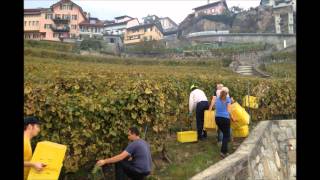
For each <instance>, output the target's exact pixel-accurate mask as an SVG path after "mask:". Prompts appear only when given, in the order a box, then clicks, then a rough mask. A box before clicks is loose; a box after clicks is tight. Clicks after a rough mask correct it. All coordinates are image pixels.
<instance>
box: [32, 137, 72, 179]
mask: <svg viewBox="0 0 320 180" xmlns="http://www.w3.org/2000/svg"><path fill="white" fill-rule="evenodd" d="M66 150H67V146H65V145H62V144H57V143H53V142H49V141H41V142H38V144H37V146H36V149H35V151H34V154H33V156H32V158H31V162H41V163H44V164H46V166H45V167H44V168H43V170H42V171H36V170H35V169H34V168H31V169H30V172H29V175H28V180H58V179H59V175H60V170H61V168H62V165H63V160H64V156H65V153H66Z"/></svg>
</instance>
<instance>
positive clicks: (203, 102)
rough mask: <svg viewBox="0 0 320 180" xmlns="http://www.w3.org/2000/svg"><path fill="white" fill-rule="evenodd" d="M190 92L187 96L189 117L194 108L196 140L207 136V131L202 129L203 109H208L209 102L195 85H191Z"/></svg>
mask: <svg viewBox="0 0 320 180" xmlns="http://www.w3.org/2000/svg"><path fill="white" fill-rule="evenodd" d="M190 90H191V93H190V96H189V117H191V115H192V112H193V110H196V121H197V123H196V124H197V134H198V140H204V139H205V138H207V132H206V131H205V130H203V121H204V111H205V110H207V109H208V107H209V103H208V99H207V96H206V95H205V93H204V92H203V91H202V90H200V89H199V88H198V86H196V85H194V84H193V85H191V87H190Z"/></svg>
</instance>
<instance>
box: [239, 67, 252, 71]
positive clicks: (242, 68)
mask: <svg viewBox="0 0 320 180" xmlns="http://www.w3.org/2000/svg"><path fill="white" fill-rule="evenodd" d="M252 70H253V68H251V69H243V68H242V69H239V68H238V69H237V71H252Z"/></svg>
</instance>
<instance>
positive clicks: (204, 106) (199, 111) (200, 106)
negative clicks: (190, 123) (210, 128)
mask: <svg viewBox="0 0 320 180" xmlns="http://www.w3.org/2000/svg"><path fill="white" fill-rule="evenodd" d="M208 108H209V103H208V101H200V102H198V103H197V107H196V120H197V133H198V139H202V138H204V137H207V132H206V131H204V130H203V121H204V111H205V110H208Z"/></svg>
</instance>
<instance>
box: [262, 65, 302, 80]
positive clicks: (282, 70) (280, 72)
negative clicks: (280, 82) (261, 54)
mask: <svg viewBox="0 0 320 180" xmlns="http://www.w3.org/2000/svg"><path fill="white" fill-rule="evenodd" d="M263 69H264V70H265V71H266V72H268V73H270V74H271V75H272V76H273V77H275V78H296V74H297V71H296V63H270V64H266V65H265V67H264V68H263Z"/></svg>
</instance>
